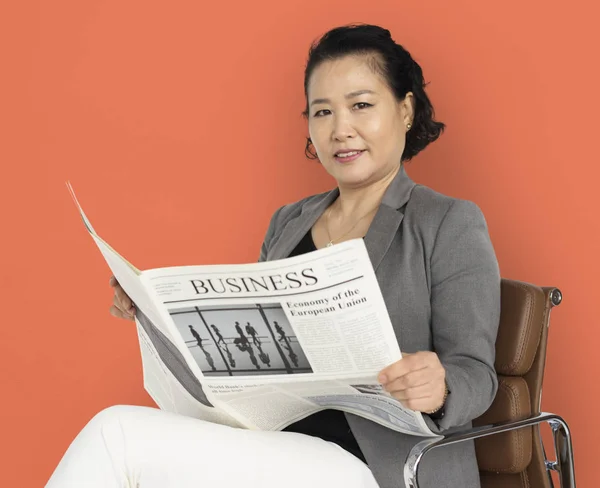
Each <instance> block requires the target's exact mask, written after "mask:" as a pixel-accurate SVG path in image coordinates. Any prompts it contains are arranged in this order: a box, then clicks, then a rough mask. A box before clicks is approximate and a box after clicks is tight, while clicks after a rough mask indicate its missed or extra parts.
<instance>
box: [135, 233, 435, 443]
mask: <svg viewBox="0 0 600 488" xmlns="http://www.w3.org/2000/svg"><path fill="white" fill-rule="evenodd" d="M142 280H143V281H144V283H145V284H146V285H147V288H148V289H149V290H151V291H152V292H154V294H155V296H156V301H160V303H162V305H163V306H164V307H165V309H166V310H167V311H168V314H169V316H170V317H171V319H172V321H173V323H174V324H175V327H176V328H177V330H178V332H179V334H180V335H181V337H182V338H183V341H184V342H185V344H186V348H185V349H183V350H181V351H180V352H181V353H182V355H183V356H185V357H186V363H188V364H190V366H191V368H190V369H191V371H192V374H193V375H194V376H195V377H197V378H199V379H200V382H201V383H202V385H203V387H204V390H205V391H206V392H207V394H210V396H211V398H212V401H213V403H214V404H215V405H216V406H218V407H220V408H221V409H223V410H224V411H225V412H227V413H229V414H230V415H231V416H232V417H235V418H236V419H238V420H239V421H240V423H242V424H243V425H245V426H246V427H248V428H254V429H262V430H279V429H282V428H284V427H286V426H287V425H289V424H291V423H293V422H296V421H298V420H300V419H302V418H304V417H306V416H308V415H310V414H312V413H314V412H316V411H318V410H322V409H325V408H335V409H339V410H343V411H345V412H349V413H353V414H356V415H360V416H362V417H365V418H368V419H370V420H372V421H374V422H378V423H380V424H382V425H384V426H385V427H388V428H390V429H393V430H397V431H400V432H405V433H410V434H413V435H422V436H432V435H434V434H433V433H432V432H431V431H430V430H429V428H428V427H427V425H426V424H425V421H424V419H423V417H422V416H421V414H420V413H418V412H414V411H412V410H409V409H406V408H404V407H403V406H402V404H401V403H400V402H398V401H397V400H395V399H394V398H392V397H391V396H390V395H389V394H387V393H386V392H385V391H384V390H383V388H382V387H381V385H380V384H379V383H378V382H377V380H376V378H377V374H378V373H379V371H381V369H383V368H384V367H385V366H387V365H389V364H391V363H392V362H395V361H397V360H398V359H400V358H401V353H400V349H399V347H398V342H397V339H396V337H395V334H394V331H393V328H392V325H391V322H390V319H389V315H388V313H387V310H386V307H385V304H384V302H383V297H382V295H381V291H380V289H379V285H378V283H377V279H376V277H375V273H374V271H373V268H372V266H371V262H370V260H369V257H368V254H367V250H366V248H365V245H364V242H363V241H362V239H358V240H354V241H348V242H345V243H341V244H338V245H336V246H332V247H329V248H326V249H321V250H318V251H315V252H312V253H308V254H304V255H301V256H295V257H292V258H288V259H283V260H278V261H269V262H263V263H252V264H244V265H221V266H186V267H172V268H161V269H154V270H149V271H144V272H143V273H142Z"/></svg>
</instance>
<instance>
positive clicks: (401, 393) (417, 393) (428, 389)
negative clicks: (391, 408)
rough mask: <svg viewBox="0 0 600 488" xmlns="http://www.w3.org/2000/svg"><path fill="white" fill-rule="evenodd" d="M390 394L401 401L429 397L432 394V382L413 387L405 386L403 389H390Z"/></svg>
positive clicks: (412, 400) (431, 396)
mask: <svg viewBox="0 0 600 488" xmlns="http://www.w3.org/2000/svg"><path fill="white" fill-rule="evenodd" d="M390 393H391V395H392V396H393V397H394V398H395V399H396V400H400V401H401V402H403V403H404V402H414V401H417V400H425V399H428V398H429V399H431V398H433V396H434V389H433V384H432V383H428V384H426V385H421V386H416V387H414V388H406V389H404V390H398V391H392V392H390Z"/></svg>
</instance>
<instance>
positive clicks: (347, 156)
mask: <svg viewBox="0 0 600 488" xmlns="http://www.w3.org/2000/svg"><path fill="white" fill-rule="evenodd" d="M363 152H364V150H363V151H345V152H339V153H336V154H335V156H334V158H335V160H336V161H337V162H338V163H349V162H350V161H354V160H355V159H358V158H359V157H360V155H361V154H362V153H363Z"/></svg>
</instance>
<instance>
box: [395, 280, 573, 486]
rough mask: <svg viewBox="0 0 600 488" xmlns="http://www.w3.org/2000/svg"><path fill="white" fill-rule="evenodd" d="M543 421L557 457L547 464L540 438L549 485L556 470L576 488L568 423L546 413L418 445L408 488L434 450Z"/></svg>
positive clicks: (408, 469) (557, 298)
mask: <svg viewBox="0 0 600 488" xmlns="http://www.w3.org/2000/svg"><path fill="white" fill-rule="evenodd" d="M548 291H549V298H550V308H553V307H555V306H557V305H560V303H561V302H562V293H561V291H560V290H559V289H558V288H549V289H548ZM544 422H546V423H547V424H549V425H550V428H551V429H552V435H553V438H554V454H555V458H556V460H555V461H548V458H547V457H546V451H545V449H544V444H543V442H542V440H541V438H540V443H541V444H542V445H541V448H542V452H543V454H544V462H545V465H546V472H547V474H548V482H549V485H550V487H551V488H554V482H553V481H552V475H551V472H552V471H556V472H557V473H558V477H559V480H560V486H561V488H576V485H575V469H574V460H573V444H572V442H571V431H570V429H569V426H568V425H567V423H566V422H565V421H564V420H563V419H562V418H561V417H559V416H558V415H555V414H553V413H546V412H541V413H539V414H536V415H532V416H530V417H527V418H524V419H521V420H516V421H515V420H510V421H506V422H499V423H496V424H489V425H484V426H480V427H471V428H467V429H463V430H457V431H454V432H452V433H451V434H448V435H446V436H444V437H435V438H428V439H425V440H423V441H421V442H419V443H417V444H416V445H415V446H414V447H413V448H412V450H411V451H410V453H409V454H408V456H407V458H406V462H405V463H404V483H405V485H406V488H419V482H418V471H419V464H420V463H421V460H422V459H423V457H424V456H425V455H426V454H427V453H428V452H429V451H431V450H433V449H436V448H438V447H443V446H448V445H450V444H456V443H458V442H464V441H467V440H472V439H477V438H479V437H487V436H490V435H494V434H500V433H502V432H509V431H511V430H516V429H521V428H525V427H532V426H537V425H539V424H542V423H544Z"/></svg>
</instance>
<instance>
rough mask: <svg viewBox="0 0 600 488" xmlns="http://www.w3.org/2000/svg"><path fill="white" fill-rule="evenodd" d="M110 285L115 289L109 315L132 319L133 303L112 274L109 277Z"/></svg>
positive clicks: (133, 314)
mask: <svg viewBox="0 0 600 488" xmlns="http://www.w3.org/2000/svg"><path fill="white" fill-rule="evenodd" d="M110 286H112V287H113V288H114V289H115V295H114V297H113V304H112V306H111V307H110V313H111V315H114V316H115V317H118V318H120V319H126V320H133V318H134V317H135V305H134V304H133V302H132V301H131V298H129V296H127V293H125V291H124V290H123V288H121V285H119V282H118V281H117V279H116V278H115V277H114V276H111V277H110Z"/></svg>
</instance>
